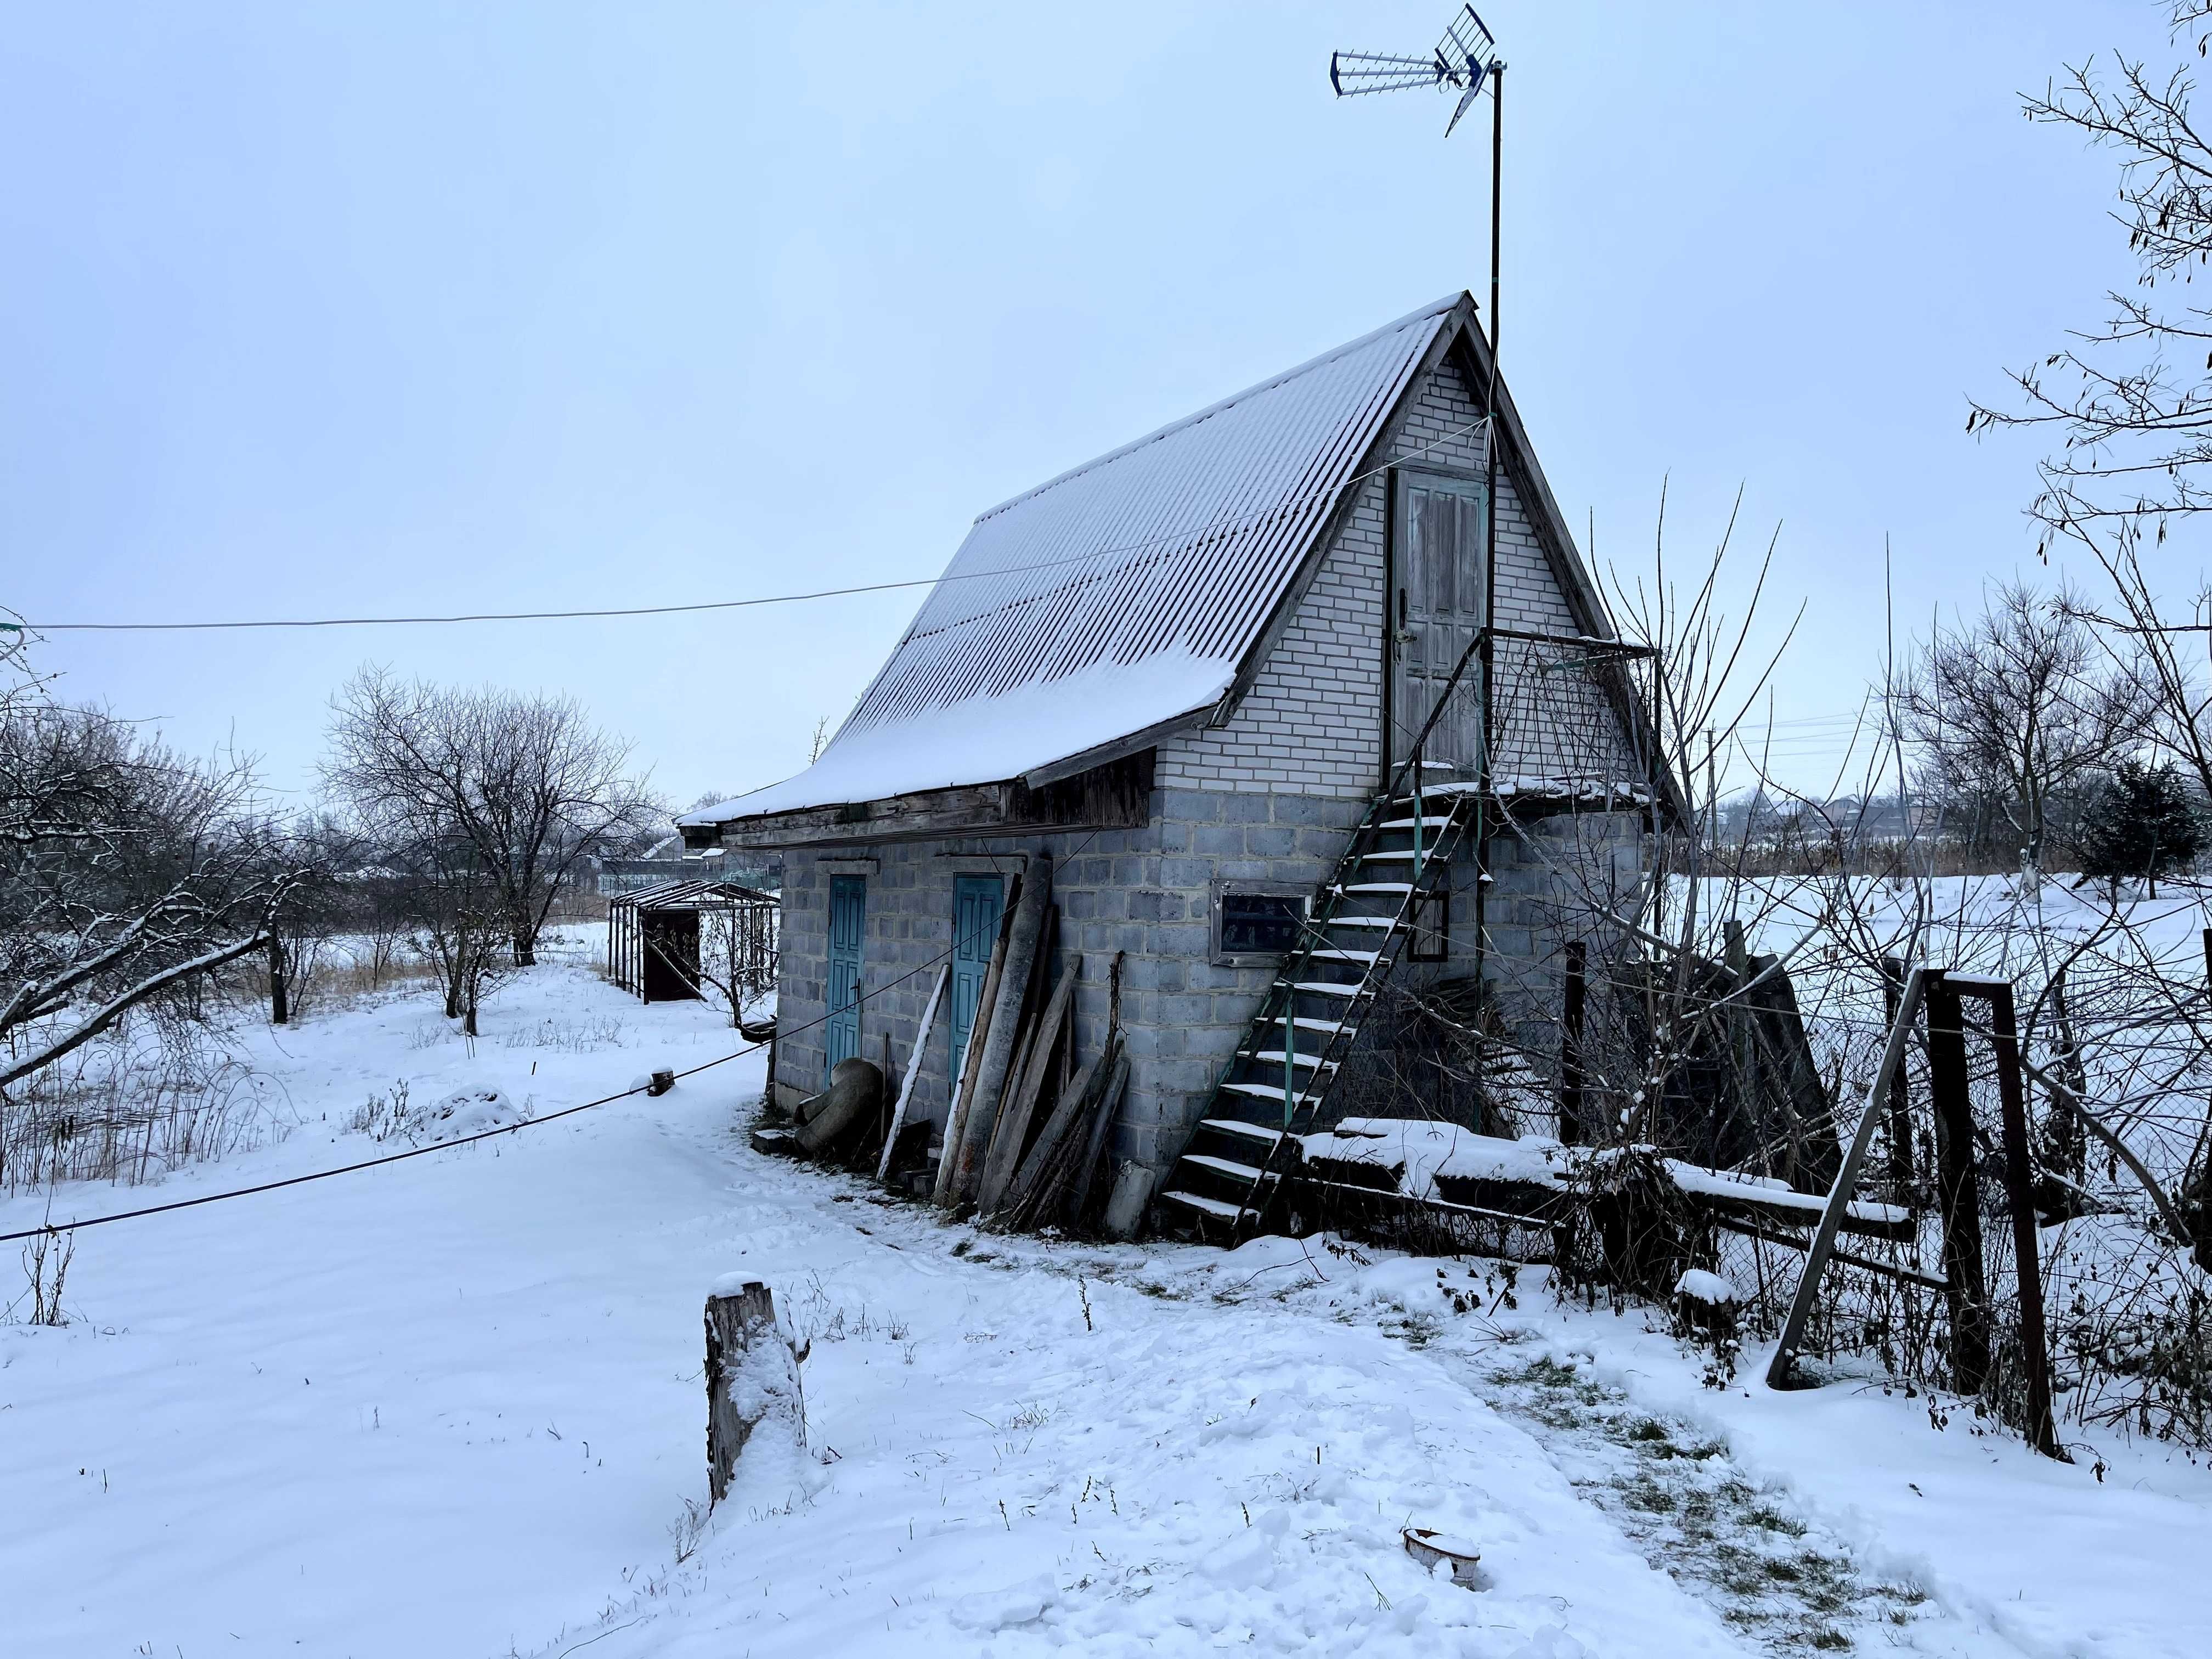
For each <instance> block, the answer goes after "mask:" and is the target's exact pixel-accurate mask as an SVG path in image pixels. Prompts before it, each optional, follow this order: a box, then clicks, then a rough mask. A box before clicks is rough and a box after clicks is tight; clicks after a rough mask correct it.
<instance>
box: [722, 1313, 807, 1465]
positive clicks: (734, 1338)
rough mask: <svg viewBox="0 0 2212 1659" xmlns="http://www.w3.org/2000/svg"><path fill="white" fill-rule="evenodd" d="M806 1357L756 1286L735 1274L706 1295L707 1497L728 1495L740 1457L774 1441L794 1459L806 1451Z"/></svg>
mask: <svg viewBox="0 0 2212 1659" xmlns="http://www.w3.org/2000/svg"><path fill="white" fill-rule="evenodd" d="M805 1357H806V1356H805V1352H804V1351H803V1350H801V1349H799V1348H798V1347H797V1346H795V1345H794V1344H793V1342H792V1340H791V1338H790V1336H789V1334H787V1332H786V1331H785V1330H784V1329H783V1328H782V1327H781V1326H780V1325H779V1324H778V1323H777V1322H776V1316H775V1297H774V1295H772V1294H771V1293H770V1291H769V1287H768V1286H767V1285H763V1284H762V1283H760V1282H759V1281H758V1280H757V1279H747V1280H742V1281H741V1280H739V1279H737V1277H736V1276H735V1275H734V1274H732V1275H731V1276H730V1277H729V1278H726V1279H720V1280H717V1281H716V1282H715V1284H714V1288H713V1289H711V1290H710V1291H708V1293H707V1497H708V1503H709V1504H710V1505H711V1504H719V1503H720V1502H721V1501H722V1499H723V1498H726V1496H728V1494H729V1490H730V1475H731V1473H732V1471H733V1470H734V1469H735V1468H737V1463H738V1455H740V1454H741V1453H743V1452H744V1450H745V1449H746V1447H747V1445H748V1444H749V1443H752V1442H753V1441H754V1440H755V1438H756V1437H757V1436H758V1437H774V1438H775V1440H776V1441H777V1442H778V1443H779V1448H780V1449H781V1450H783V1451H785V1452H786V1453H787V1454H788V1455H794V1456H795V1457H803V1456H804V1455H805V1452H806V1401H805V1396H804V1395H803V1394H802V1392H801V1391H800V1389H799V1363H800V1361H802V1360H803V1359H805Z"/></svg>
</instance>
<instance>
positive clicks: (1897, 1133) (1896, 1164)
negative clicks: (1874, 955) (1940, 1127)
mask: <svg viewBox="0 0 2212 1659" xmlns="http://www.w3.org/2000/svg"><path fill="white" fill-rule="evenodd" d="M1904 994H1905V963H1904V962H1903V961H1902V960H1900V959H1899V958H1898V957H1883V958H1882V959H1881V1006H1882V1008H1883V1010H1884V1012H1885V1015H1886V1017H1887V1018H1888V1019H1889V1020H1891V1021H1893V1022H1894V1021H1895V1019H1896V1018H1897V1004H1898V1000H1899V998H1900V997H1902V996H1903V995H1904ZM1889 1181H1890V1185H1891V1187H1892V1188H1894V1189H1895V1194H1896V1195H1899V1196H1901V1195H1902V1194H1904V1193H1905V1191H1906V1189H1907V1188H1910V1187H1911V1185H1912V1103H1911V1096H1910V1095H1909V1093H1908V1092H1907V1091H1906V1088H1905V1067H1904V1066H1899V1067H1898V1068H1897V1070H1896V1072H1895V1073H1893V1074H1892V1076H1891V1078H1890V1079H1889Z"/></svg>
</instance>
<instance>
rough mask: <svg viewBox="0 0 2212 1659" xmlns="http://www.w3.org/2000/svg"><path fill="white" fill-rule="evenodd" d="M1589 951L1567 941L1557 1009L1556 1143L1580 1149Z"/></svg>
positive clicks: (1585, 1074) (1585, 1085)
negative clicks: (1563, 986)
mask: <svg viewBox="0 0 2212 1659" xmlns="http://www.w3.org/2000/svg"><path fill="white" fill-rule="evenodd" d="M1588 959H1589V946H1587V945H1584V944H1583V941H1582V940H1580V939H1569V940H1568V941H1567V982H1566V986H1565V990H1564V992H1563V993H1562V994H1561V997H1560V1006H1559V1141H1560V1144H1561V1145H1562V1146H1577V1145H1579V1144H1580V1143H1581V1142H1582V1140H1583V1139H1584V1135H1583V1093H1584V1091H1586V1090H1587V1089H1588V1088H1589V1072H1588V1070H1587V1068H1586V1067H1585V1066H1584V1065H1583V1005H1584V1001H1585V999H1586V998H1587V997H1588V996H1589V981H1588V977H1587V975H1588V973H1589V968H1588Z"/></svg>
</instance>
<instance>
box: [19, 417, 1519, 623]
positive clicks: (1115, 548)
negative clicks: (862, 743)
mask: <svg viewBox="0 0 2212 1659" xmlns="http://www.w3.org/2000/svg"><path fill="white" fill-rule="evenodd" d="M1489 422H1490V416H1478V417H1477V418H1476V419H1474V420H1473V421H1469V422H1467V423H1466V424H1465V425H1463V426H1458V427H1455V428H1452V429H1450V430H1449V431H1447V432H1443V433H1441V434H1439V435H1437V436H1436V437H1434V438H1432V439H1431V440H1429V441H1427V442H1426V443H1424V444H1421V445H1420V446H1419V447H1416V448H1414V449H1412V450H1409V451H1407V453H1404V454H1401V455H1396V456H1394V457H1392V458H1391V459H1389V460H1388V461H1386V462H1384V463H1383V464H1382V465H1379V466H1374V467H1370V468H1369V469H1368V470H1367V471H1364V472H1358V473H1355V474H1353V475H1352V477H1349V478H1346V479H1345V480H1344V481H1343V482H1342V483H1336V484H1330V485H1326V486H1322V487H1321V488H1317V489H1310V490H1307V491H1305V492H1304V493H1303V494H1299V495H1291V496H1287V497H1285V499H1283V500H1281V501H1275V502H1272V503H1270V504H1269V505H1268V506H1267V507H1261V508H1257V509H1255V511H1253V512H1250V513H1243V514H1242V515H1238V516H1231V517H1225V518H1218V519H1212V520H1207V521H1206V522H1205V523H1202V524H1196V525H1191V526H1185V527H1184V528H1182V529H1179V530H1173V531H1163V532H1158V534H1155V535H1152V536H1146V537H1140V538H1138V539H1137V540H1135V541H1131V542H1121V543H1117V544H1114V545H1112V546H1108V547H1098V548H1092V549H1091V550H1089V551H1088V552H1085V553H1079V554H1074V555H1071V556H1069V557H1066V558H1064V559H1048V560H1044V561H1042V562H1038V563H1036V564H1020V565H1001V566H998V567H996V568H993V569H989V570H974V571H966V572H956V571H951V570H947V571H942V572H940V573H939V574H937V575H934V576H914V577H908V578H906V579H903V580H898V581H889V582H865V583H860V584H857V585H855V586H849V587H824V588H818V589H814V590H811V591H809V592H801V593H768V594H762V595H759V596H757V597H756V598H753V599H707V600H700V601H696V602H693V603H689V604H684V605H626V606H620V607H610V608H604V609H595V610H582V611H472V612H467V613H461V614H455V615H451V616H414V617H254V618H246V619H242V620H230V621H219V622H136V623H126V622H60V623H48V622H31V621H29V620H27V619H26V620H25V621H24V622H23V623H21V628H20V629H17V630H16V631H18V632H29V633H33V634H63V633H70V634H154V633H204V632H210V631H218V630H227V629H257V628H273V629H312V628H387V627H417V626H439V625H444V624H447V623H494V622H577V621H586V620H592V619H598V618H613V617H669V616H684V615H691V614H696V613H698V612H702V611H743V610H749V609H752V608H754V607H757V606H761V605H799V604H802V603H805V602H807V601H810V600H814V599H847V598H851V597H853V596H854V595H858V594H864V593H888V592H896V591H898V590H900V589H903V588H914V587H935V586H938V585H939V583H943V582H957V581H986V580H993V579H994V578H998V577H1002V576H1015V575H1026V574H1031V573H1034V572H1036V571H1040V570H1059V569H1065V568H1070V567H1072V566H1075V565H1085V564H1091V563H1093V562H1096V561H1097V560H1099V559H1105V558H1111V557H1113V556H1115V555H1117V554H1122V553H1141V552H1144V551H1146V550H1147V549H1151V548H1156V547H1176V546H1181V545H1183V544H1187V543H1189V542H1193V541H1196V540H1198V539H1200V538H1206V537H1212V536H1218V535H1220V534H1222V533H1223V532H1228V531H1234V530H1242V529H1247V528H1249V527H1250V526H1253V525H1256V524H1261V523H1263V522H1265V521H1266V520H1268V519H1271V518H1273V517H1276V516H1277V515H1279V514H1281V513H1287V512H1291V511H1292V510H1293V509H1295V508H1297V507H1304V506H1305V505H1307V504H1308V503H1310V502H1312V501H1321V500H1323V499H1325V498H1327V497H1328V496H1331V495H1341V494H1343V493H1344V492H1346V491H1347V490H1350V489H1356V488H1358V486H1359V485H1361V484H1363V483H1367V482H1368V481H1369V480H1370V479H1372V478H1376V477H1381V476H1382V475H1383V473H1385V472H1387V471H1389V470H1390V469H1391V468H1392V467H1395V466H1401V465H1405V464H1406V463H1407V462H1408V461H1411V460H1417V459H1419V458H1420V457H1421V456H1424V455H1426V454H1429V453H1431V452H1432V451H1434V450H1437V449H1439V448H1441V447H1443V445H1445V444H1447V443H1449V442H1450V441H1453V440H1454V439H1456V438H1462V437H1465V436H1466V435H1468V434H1469V433H1471V432H1474V431H1475V430H1476V429H1478V428H1481V427H1484V426H1486V425H1488V424H1489ZM7 626H9V627H10V628H14V627H15V624H7Z"/></svg>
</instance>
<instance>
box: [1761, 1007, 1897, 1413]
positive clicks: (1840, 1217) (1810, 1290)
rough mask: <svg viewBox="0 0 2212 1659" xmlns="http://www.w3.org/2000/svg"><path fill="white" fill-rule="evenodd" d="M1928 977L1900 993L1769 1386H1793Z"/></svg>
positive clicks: (1768, 1372)
mask: <svg viewBox="0 0 2212 1659" xmlns="http://www.w3.org/2000/svg"><path fill="white" fill-rule="evenodd" d="M1928 979H1929V973H1928V970H1927V969H1923V968H1915V969H1913V970H1912V971H1911V974H1909V975H1906V976H1905V989H1904V991H1903V992H1902V993H1901V994H1899V997H1898V1001H1897V1012H1896V1013H1895V1014H1894V1015H1893V1017H1892V1018H1891V1019H1890V1022H1889V1042H1888V1043H1887V1045H1886V1046H1885V1047H1884V1048H1883V1049H1882V1051H1881V1066H1880V1067H1879V1068H1878V1069H1877V1070H1876V1071H1875V1075H1874V1082H1873V1083H1872V1084H1871V1085H1869V1087H1868V1089H1867V1092H1866V1105H1865V1108H1864V1109H1863V1110H1862V1111H1861V1112H1860V1113H1859V1127H1858V1130H1857V1133H1855V1134H1853V1135H1852V1136H1851V1144H1850V1146H1849V1148H1847V1149H1846V1150H1845V1152H1844V1164H1843V1167H1842V1168H1841V1169H1839V1170H1837V1171H1836V1184H1835V1185H1834V1186H1832V1187H1831V1188H1829V1189H1828V1202H1827V1206H1826V1208H1825V1209H1823V1210H1822V1211H1821V1212H1820V1225H1819V1226H1817V1227H1815V1228H1814V1230H1813V1243H1812V1244H1811V1245H1810V1247H1808V1249H1807V1250H1806V1252H1805V1271H1804V1273H1802V1275H1801V1276H1800V1277H1799V1279H1798V1280H1797V1292H1796V1295H1795V1296H1793V1297H1791V1298H1790V1316H1789V1317H1788V1318H1787V1319H1785V1320H1784V1322H1783V1324H1782V1341H1781V1343H1780V1344H1779V1346H1777V1347H1776V1348H1775V1350H1774V1361H1773V1363H1772V1364H1770V1365H1769V1366H1767V1368H1766V1386H1767V1387H1768V1388H1770V1389H1786V1388H1788V1387H1790V1380H1791V1379H1790V1369H1791V1367H1792V1366H1794V1365H1795V1364H1796V1361H1797V1348H1798V1345H1799V1344H1800V1343H1802V1341H1803V1340H1805V1322H1806V1321H1807V1320H1808V1319H1809V1318H1811V1317H1812V1314H1813V1304H1814V1302H1816V1301H1817V1300H1819V1298H1820V1274H1821V1272H1822V1270H1823V1269H1825V1268H1826V1267H1827V1265H1828V1258H1829V1257H1830V1256H1831V1255H1834V1253H1835V1249H1836V1232H1837V1230H1838V1228H1840V1227H1841V1226H1842V1225H1843V1221H1844V1212H1845V1211H1846V1210H1848V1209H1849V1208H1850V1202H1851V1188H1852V1186H1853V1185H1854V1184H1855V1183H1856V1182H1857V1180H1858V1176H1859V1165H1860V1164H1862V1163H1863V1162H1864V1161H1865V1159H1866V1155H1867V1148H1868V1147H1869V1146H1872V1145H1873V1144H1874V1129H1875V1124H1876V1123H1877V1122H1879V1121H1881V1114H1882V1106H1883V1103H1884V1102H1885V1101H1886V1099H1887V1097H1888V1094H1889V1080H1890V1079H1891V1078H1893V1077H1894V1076H1895V1075H1896V1074H1897V1070H1898V1068H1899V1066H1902V1065H1904V1064H1905V1046H1906V1045H1907V1044H1908V1043H1909V1042H1911V1038H1912V1022H1913V1021H1914V1020H1915V1019H1917V1018H1918V1017H1919V1014H1920V1003H1921V999H1922V997H1923V995H1924V994H1925V992H1926V987H1927V983H1928Z"/></svg>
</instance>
